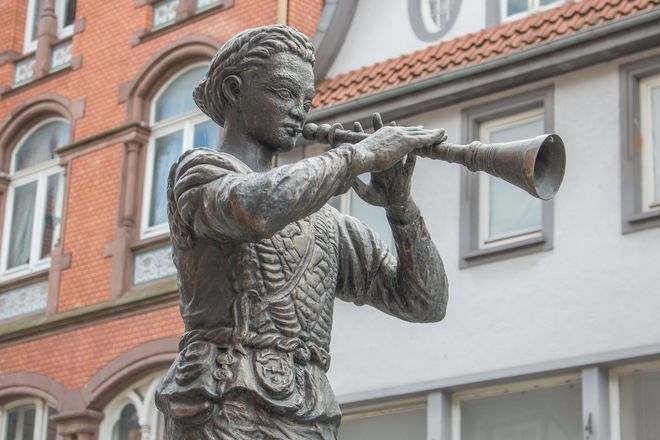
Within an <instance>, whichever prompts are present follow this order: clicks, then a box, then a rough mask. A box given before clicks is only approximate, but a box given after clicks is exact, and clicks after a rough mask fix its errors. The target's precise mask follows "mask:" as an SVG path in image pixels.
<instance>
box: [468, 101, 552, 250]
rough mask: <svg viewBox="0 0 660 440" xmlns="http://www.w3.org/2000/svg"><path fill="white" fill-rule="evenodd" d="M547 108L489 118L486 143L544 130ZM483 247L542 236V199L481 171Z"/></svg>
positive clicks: (482, 136)
mask: <svg viewBox="0 0 660 440" xmlns="http://www.w3.org/2000/svg"><path fill="white" fill-rule="evenodd" d="M544 125H545V124H544V115H543V109H538V110H532V111H529V112H526V113H521V114H516V115H513V116H510V117H506V118H501V119H495V120H492V121H488V122H485V123H484V124H482V126H481V130H480V136H479V138H480V139H481V140H482V142H485V143H501V142H511V141H514V140H516V139H529V138H533V137H535V136H538V135H540V134H543V133H544V131H545V130H544ZM479 214H480V216H479V247H480V248H489V247H492V246H498V245H499V244H501V243H506V242H515V241H518V240H523V239H525V238H529V237H539V236H541V227H542V219H541V217H542V216H541V214H542V206H541V200H539V199H535V198H534V197H532V196H530V195H529V194H527V193H526V192H525V191H523V190H522V189H520V188H518V187H516V186H514V185H511V184H510V183H508V182H505V181H504V180H502V179H499V178H496V177H493V176H490V175H488V174H486V173H479Z"/></svg>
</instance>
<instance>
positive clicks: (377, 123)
mask: <svg viewBox="0 0 660 440" xmlns="http://www.w3.org/2000/svg"><path fill="white" fill-rule="evenodd" d="M371 121H372V122H373V125H374V131H376V130H380V129H381V128H383V118H381V117H380V113H378V112H376V113H374V114H373V116H372V117H371Z"/></svg>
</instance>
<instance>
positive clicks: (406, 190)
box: [353, 113, 416, 209]
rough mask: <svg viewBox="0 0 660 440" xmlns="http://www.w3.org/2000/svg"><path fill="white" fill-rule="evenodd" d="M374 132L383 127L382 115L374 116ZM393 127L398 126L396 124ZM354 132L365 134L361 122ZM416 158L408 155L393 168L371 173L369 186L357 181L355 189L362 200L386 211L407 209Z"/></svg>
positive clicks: (355, 126) (356, 125) (357, 124)
mask: <svg viewBox="0 0 660 440" xmlns="http://www.w3.org/2000/svg"><path fill="white" fill-rule="evenodd" d="M372 120H373V127H374V131H376V130H379V129H380V128H382V127H383V120H382V119H381V117H380V114H378V113H374V115H373V118H372ZM391 125H396V124H395V123H394V122H392V123H391ZM353 130H354V131H358V132H363V131H364V130H363V129H362V126H361V125H360V123H359V122H356V123H355V124H354V125H353ZM415 159H416V156H415V155H413V154H409V155H407V156H406V157H405V158H404V159H402V160H400V161H399V162H397V163H396V164H394V165H393V166H392V167H390V168H388V169H386V170H384V171H379V172H375V173H371V180H370V182H369V184H366V183H364V182H363V181H362V180H360V179H359V178H358V179H355V181H354V182H353V189H354V190H355V192H356V193H357V195H359V196H360V198H361V199H362V200H364V201H365V202H367V203H369V204H370V205H374V206H382V207H384V208H385V209H397V208H405V207H407V206H408V205H409V203H410V201H411V197H410V183H411V179H412V174H413V170H414V168H415Z"/></svg>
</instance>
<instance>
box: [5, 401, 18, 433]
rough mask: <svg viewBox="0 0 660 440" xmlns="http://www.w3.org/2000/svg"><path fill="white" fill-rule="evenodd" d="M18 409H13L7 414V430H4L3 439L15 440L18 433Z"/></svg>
mask: <svg viewBox="0 0 660 440" xmlns="http://www.w3.org/2000/svg"><path fill="white" fill-rule="evenodd" d="M17 430H18V408H17V409H13V410H11V411H9V412H8V413H7V429H6V430H5V437H6V438H7V440H16V436H17V435H18V433H17V432H16V431H17Z"/></svg>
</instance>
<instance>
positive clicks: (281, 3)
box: [277, 0, 289, 24]
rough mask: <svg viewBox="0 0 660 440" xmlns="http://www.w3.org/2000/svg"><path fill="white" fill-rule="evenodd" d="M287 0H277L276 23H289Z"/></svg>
mask: <svg viewBox="0 0 660 440" xmlns="http://www.w3.org/2000/svg"><path fill="white" fill-rule="evenodd" d="M288 18H289V0H277V24H289V19H288Z"/></svg>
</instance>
